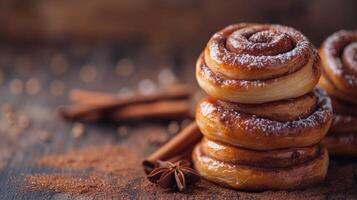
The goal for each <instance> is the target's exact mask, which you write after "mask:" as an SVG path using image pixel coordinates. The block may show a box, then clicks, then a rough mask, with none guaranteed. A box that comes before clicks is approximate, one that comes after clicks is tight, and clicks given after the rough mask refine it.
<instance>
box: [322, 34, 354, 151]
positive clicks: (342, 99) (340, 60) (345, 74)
mask: <svg viewBox="0 0 357 200" xmlns="http://www.w3.org/2000/svg"><path fill="white" fill-rule="evenodd" d="M320 55H321V59H322V64H323V70H322V71H323V73H322V74H323V75H322V77H321V79H320V82H319V85H320V86H321V87H323V88H324V89H325V90H326V91H327V92H328V94H329V95H330V97H331V99H332V105H333V108H334V118H333V123H332V126H331V129H330V131H329V133H328V137H326V139H324V140H323V143H324V144H325V145H326V147H327V148H328V149H329V152H330V154H331V155H337V156H354V157H356V156H357V30H356V31H339V32H336V33H334V34H333V35H331V36H330V37H328V38H327V39H326V40H325V42H324V43H323V45H322V46H321V48H320Z"/></svg>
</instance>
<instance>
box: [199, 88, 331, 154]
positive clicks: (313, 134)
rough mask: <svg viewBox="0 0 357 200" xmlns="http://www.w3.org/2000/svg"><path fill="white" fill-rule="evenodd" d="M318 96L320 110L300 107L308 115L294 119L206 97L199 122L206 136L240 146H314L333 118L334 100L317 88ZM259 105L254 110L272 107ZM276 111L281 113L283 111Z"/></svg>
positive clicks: (274, 147) (260, 147)
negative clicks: (242, 107) (284, 119)
mask: <svg viewBox="0 0 357 200" xmlns="http://www.w3.org/2000/svg"><path fill="white" fill-rule="evenodd" d="M314 95H315V97H316V99H317V103H316V109H314V110H312V109H311V107H312V106H311V105H307V106H306V107H305V108H301V107H300V108H301V110H300V111H299V112H302V113H303V114H304V115H301V116H299V115H296V116H294V117H295V119H294V120H291V121H277V120H275V119H274V118H273V117H272V118H270V116H269V114H270V113H273V112H267V113H263V114H261V115H259V114H258V113H254V112H253V113H252V112H249V109H247V110H245V112H242V111H241V110H240V109H239V106H237V104H236V105H232V104H230V103H228V102H225V103H223V104H222V103H221V101H219V100H216V99H213V98H206V99H204V100H203V101H201V102H200V103H199V105H198V107H197V109H196V122H197V125H198V126H199V128H200V130H201V132H202V133H203V135H204V136H205V137H207V138H209V139H212V140H216V141H221V142H225V143H227V144H231V145H233V146H237V147H243V148H248V149H255V150H273V149H281V148H289V147H304V146H310V145H313V144H316V143H318V142H320V141H321V139H322V138H323V137H324V136H325V135H326V133H327V131H328V129H329V127H330V124H331V121H332V106H331V101H330V99H329V98H328V97H327V96H326V94H325V93H324V92H322V91H321V90H315V91H314ZM303 98H305V97H303ZM299 100H300V99H299V98H298V99H289V100H285V102H284V101H283V102H275V103H274V104H282V105H284V104H287V103H286V101H289V102H290V104H294V103H293V102H296V104H299V103H300V102H299ZM250 106H251V107H254V106H253V105H250ZM255 106H257V108H254V109H253V111H255V110H259V107H269V104H268V105H265V104H263V105H260V104H258V105H255ZM273 107H274V106H273ZM294 107H297V108H299V106H292V109H293V108H294ZM237 108H238V109H237ZM275 108H276V107H275ZM268 110H269V109H268ZM270 110H272V109H270ZM284 110H285V108H282V110H281V111H282V112H284ZM276 112H277V113H279V112H280V110H277V111H276ZM299 112H298V111H296V113H299ZM305 113H307V114H308V115H306V114H305ZM269 118H270V119H269Z"/></svg>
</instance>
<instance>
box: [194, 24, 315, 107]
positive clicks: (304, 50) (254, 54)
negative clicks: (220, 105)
mask: <svg viewBox="0 0 357 200" xmlns="http://www.w3.org/2000/svg"><path fill="white" fill-rule="evenodd" d="M320 75H321V72H320V59H319V56H318V54H317V52H316V50H315V49H314V47H313V46H312V45H311V43H310V42H309V41H308V40H307V39H306V37H305V36H303V35H302V34H301V33H300V32H298V31H296V30H295V29H293V28H289V27H285V26H280V25H267V24H260V25H258V24H236V25H232V26H228V27H226V28H224V29H222V30H221V31H219V32H218V33H216V34H214V35H213V36H212V38H211V39H210V41H209V42H208V44H207V46H206V48H205V51H204V53H203V54H202V55H201V56H200V57H199V59H198V61H197V64H196V77H197V80H198V83H199V85H200V86H201V88H202V89H203V90H205V91H206V92H207V93H208V94H209V95H211V96H213V97H215V98H218V99H221V100H225V101H230V102H237V103H246V104H254V103H265V102H272V101H277V100H282V99H289V98H295V97H299V96H302V95H304V94H306V93H308V92H310V91H311V90H312V89H313V88H314V86H315V85H316V84H317V82H318V79H319V78H320ZM267 91H269V92H267Z"/></svg>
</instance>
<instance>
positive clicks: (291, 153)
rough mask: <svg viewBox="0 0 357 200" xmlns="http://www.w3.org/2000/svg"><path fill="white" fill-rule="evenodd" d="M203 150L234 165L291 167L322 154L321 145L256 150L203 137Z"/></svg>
mask: <svg viewBox="0 0 357 200" xmlns="http://www.w3.org/2000/svg"><path fill="white" fill-rule="evenodd" d="M200 148H201V152H202V154H203V155H206V156H208V157H210V158H213V159H216V160H218V161H222V162H225V163H229V164H233V165H247V166H253V167H263V168H281V167H290V166H294V165H297V164H301V163H304V162H307V161H309V160H312V159H314V158H316V157H317V156H318V154H320V151H321V146H320V145H314V146H309V147H300V148H288V149H279V150H271V151H255V150H248V149H243V148H237V147H234V146H230V145H228V144H224V143H221V142H216V141H212V140H209V139H207V138H203V139H202V141H201V145H200Z"/></svg>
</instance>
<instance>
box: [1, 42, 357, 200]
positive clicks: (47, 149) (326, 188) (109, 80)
mask: <svg viewBox="0 0 357 200" xmlns="http://www.w3.org/2000/svg"><path fill="white" fill-rule="evenodd" d="M123 49H126V47H122V46H120V45H118V46H110V45H95V46H93V45H92V46H86V45H61V46H59V45H54V44H53V45H40V46H33V45H32V46H23V45H15V46H14V45H6V44H5V45H1V46H0V73H1V74H0V103H1V105H3V104H5V103H8V104H11V105H13V106H14V108H15V109H16V110H17V111H19V112H22V113H25V114H26V115H27V116H29V118H30V119H31V124H30V127H28V128H27V129H25V130H23V131H21V132H20V133H17V132H14V131H13V130H10V129H9V127H7V126H6V124H5V123H4V121H5V116H4V113H2V114H1V115H0V116H1V118H0V120H1V121H0V137H1V138H0V199H96V197H95V196H86V195H79V196H78V195H70V194H66V193H54V192H53V191H37V192H26V191H23V190H22V189H21V187H23V184H24V183H23V181H21V180H22V179H23V177H24V176H25V175H29V174H38V173H50V172H52V171H54V170H55V169H52V168H51V167H41V166H37V165H35V164H34V161H35V160H36V159H38V158H40V157H41V156H42V155H45V154H54V153H63V152H66V151H68V150H72V149H83V148H88V147H92V146H100V145H106V144H113V145H119V146H127V147H129V148H130V147H132V148H133V149H135V151H137V152H138V154H139V156H140V157H141V158H144V157H145V156H146V155H148V154H150V152H152V151H154V150H155V149H156V148H158V145H155V144H152V142H150V140H151V139H152V138H153V137H154V138H160V137H164V136H165V135H166V134H167V127H168V125H169V124H170V123H176V122H170V121H166V122H157V121H135V122H126V123H95V124H85V128H86V132H85V134H84V135H83V136H82V137H81V138H74V137H73V135H72V134H71V128H72V125H73V122H71V121H66V120H64V119H62V118H61V117H59V116H58V115H57V113H56V108H57V107H58V106H59V105H63V104H67V103H68V100H67V92H68V91H69V89H71V88H84V89H95V90H102V91H110V92H118V91H119V89H120V88H123V87H129V88H132V89H136V88H137V85H138V83H139V82H140V81H141V80H143V79H150V80H153V81H154V82H157V75H158V74H159V72H160V71H161V70H162V69H164V68H170V69H171V70H172V71H173V72H174V73H175V74H176V75H177V77H178V79H179V80H180V81H181V82H188V83H192V84H193V85H195V86H196V83H195V80H194V68H193V66H194V63H193V61H192V65H191V66H190V65H184V66H183V67H179V66H178V65H181V64H182V62H178V61H175V60H174V61H170V60H169V61H165V60H164V59H163V60H164V61H162V62H161V61H160V62H161V63H162V64H160V65H157V62H156V61H155V58H150V57H147V56H146V54H145V52H143V51H140V50H138V51H137V49H131V50H130V51H124V50H123ZM55 56H57V57H58V56H59V57H61V58H64V60H65V61H66V63H67V65H68V68H67V71H66V72H64V73H63V74H56V73H53V72H52V71H53V69H52V70H51V67H50V65H51V62H52V61H53V60H52V59H53V58H54V57H55ZM123 57H129V58H132V59H133V62H134V65H135V68H134V69H135V70H134V72H133V74H131V75H130V76H129V77H118V76H117V75H116V74H115V73H114V72H115V65H116V62H117V61H118V60H119V59H121V58H123ZM178 63H179V64H178ZM85 65H90V66H92V67H93V68H94V69H95V73H96V76H95V79H94V80H92V81H89V82H88V83H86V82H85V81H83V80H81V78H80V70H81V69H83V68H82V66H85ZM93 68H92V69H93ZM1 75H2V76H1ZM31 78H34V79H36V80H38V81H39V82H40V85H41V90H40V92H39V93H38V94H36V95H29V94H27V93H26V88H24V89H23V91H22V92H21V93H20V94H13V92H11V89H10V87H11V86H10V85H14V82H13V81H14V79H15V80H19V81H17V82H20V83H21V82H23V83H26V81H27V80H29V79H31ZM53 80H60V81H62V83H63V84H64V86H65V92H64V94H63V95H60V96H54V95H52V94H51V93H50V87H51V83H52V81H53ZM15 85H16V84H15ZM20 85H21V84H20ZM12 87H15V86H12ZM15 89H16V88H15ZM17 89H18V88H17ZM118 126H125V127H127V128H129V135H128V136H125V137H122V136H119V135H118V134H117V127H118ZM41 131H42V133H43V132H47V133H48V134H49V138H48V140H44V139H41V135H39V134H40V133H41ZM129 159H130V158H129ZM135 166H136V168H137V169H136V170H137V171H138V173H137V174H136V175H135V176H132V177H127V178H128V181H127V183H126V184H125V185H124V186H123V187H122V188H120V189H119V192H118V193H120V194H118V198H119V199H122V198H124V199H169V198H170V199H232V198H236V199H301V198H306V199H357V183H356V181H357V180H356V176H357V162H356V160H352V159H335V158H333V159H332V160H331V165H330V170H329V173H328V177H327V179H326V181H325V182H324V183H321V184H319V185H317V186H313V187H309V188H306V189H304V190H298V191H277V192H273V191H265V192H259V193H249V192H238V191H233V190H229V189H225V188H222V187H220V186H216V185H214V184H211V183H209V182H207V181H204V180H203V181H201V182H200V183H199V184H198V185H197V186H195V187H192V188H190V189H189V190H188V191H186V192H185V193H176V192H170V191H166V190H163V189H161V188H159V187H157V186H155V185H153V184H151V183H149V182H148V181H147V180H146V179H145V175H144V173H143V172H142V170H141V166H140V163H137V165H135ZM84 173H85V172H84ZM18 180H20V181H18Z"/></svg>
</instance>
